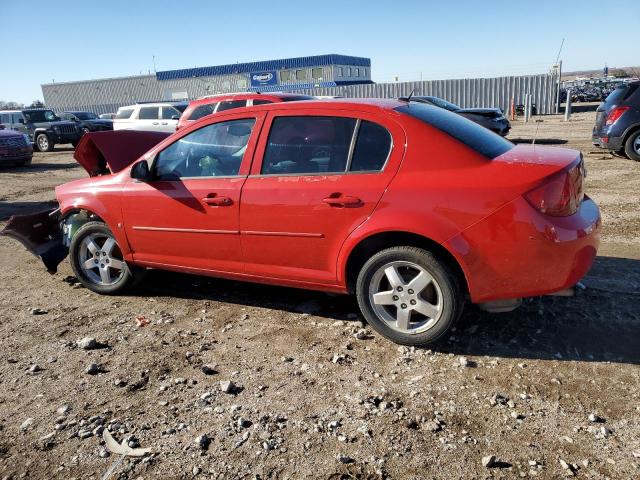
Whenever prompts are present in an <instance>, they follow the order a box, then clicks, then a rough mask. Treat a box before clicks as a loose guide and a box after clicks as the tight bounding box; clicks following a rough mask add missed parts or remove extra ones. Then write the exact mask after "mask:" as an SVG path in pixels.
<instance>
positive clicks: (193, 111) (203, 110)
mask: <svg viewBox="0 0 640 480" xmlns="http://www.w3.org/2000/svg"><path fill="white" fill-rule="evenodd" d="M314 98H315V97H311V96H309V95H299V94H296V93H282V92H280V93H260V92H248V93H229V94H221V95H211V96H207V97H204V98H200V99H198V100H193V101H192V102H190V103H189V106H188V107H187V109H186V110H185V111H184V113H183V114H182V116H181V117H180V120H179V121H178V127H177V130H179V129H181V128H183V127H186V126H187V125H189V124H191V123H193V122H195V121H197V120H200V119H201V118H202V117H206V116H207V115H211V114H213V113H217V112H224V111H226V110H231V109H233V108H240V107H247V106H248V107H250V106H253V105H264V104H267V103H278V102H294V101H299V100H313V99H314Z"/></svg>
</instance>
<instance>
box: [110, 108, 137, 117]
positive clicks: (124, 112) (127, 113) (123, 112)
mask: <svg viewBox="0 0 640 480" xmlns="http://www.w3.org/2000/svg"><path fill="white" fill-rule="evenodd" d="M132 113H133V108H121V109H119V110H118V113H116V116H115V117H113V118H118V119H125V118H130V117H131V114H132Z"/></svg>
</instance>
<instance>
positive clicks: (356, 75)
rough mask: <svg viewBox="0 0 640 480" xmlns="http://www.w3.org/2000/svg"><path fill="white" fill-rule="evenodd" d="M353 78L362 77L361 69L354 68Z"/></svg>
mask: <svg viewBox="0 0 640 480" xmlns="http://www.w3.org/2000/svg"><path fill="white" fill-rule="evenodd" d="M353 76H354V77H359V76H360V69H359V68H354V69H353Z"/></svg>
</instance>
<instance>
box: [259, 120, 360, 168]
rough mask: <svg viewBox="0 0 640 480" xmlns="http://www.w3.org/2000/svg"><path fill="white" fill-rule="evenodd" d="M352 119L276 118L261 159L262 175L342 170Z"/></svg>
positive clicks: (347, 148) (351, 130)
mask: <svg viewBox="0 0 640 480" xmlns="http://www.w3.org/2000/svg"><path fill="white" fill-rule="evenodd" d="M355 126H356V120H355V119H353V118H345V117H311V116H309V117H307V116H304V117H277V118H275V119H274V120H273V123H272V125H271V131H270V132H269V139H268V141H267V148H266V149H265V153H264V159H263V161H262V172H261V173H262V174H263V175H286V174H300V175H313V174H325V173H343V172H345V171H346V168H347V158H348V156H349V145H350V144H351V139H352V137H353V131H354V129H355Z"/></svg>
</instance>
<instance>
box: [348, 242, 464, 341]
mask: <svg viewBox="0 0 640 480" xmlns="http://www.w3.org/2000/svg"><path fill="white" fill-rule="evenodd" d="M389 267H393V270H394V271H395V273H396V274H397V276H395V275H393V274H392V275H391V277H395V278H394V282H392V281H391V279H390V276H389V275H388V274H387V271H389V270H388V269H389ZM390 273H391V272H390ZM418 275H422V276H421V277H420V278H419V279H418V280H417V281H415V282H414V280H416V278H417V277H418ZM411 285H414V289H411V288H410V287H411ZM375 294H380V295H376V297H377V298H378V301H379V304H376V302H375V300H374V295H375ZM356 296H357V298H358V305H359V306H360V310H361V311H362V314H363V315H364V317H365V319H366V320H367V322H368V323H369V325H371V327H372V328H373V329H374V330H376V331H377V332H378V333H380V334H381V335H382V336H384V337H386V338H388V339H389V340H391V341H393V342H395V343H398V344H401V345H411V346H425V345H428V344H430V343H433V342H435V341H436V340H438V339H440V338H442V337H443V336H444V335H445V334H446V333H447V332H449V331H450V330H451V328H452V327H453V326H454V325H455V323H456V322H457V320H458V318H459V317H460V314H461V313H462V310H463V308H464V301H465V298H464V295H463V292H462V290H461V288H460V283H459V280H458V278H457V277H456V275H454V274H453V272H452V271H451V270H450V269H449V267H448V266H447V265H446V264H444V263H443V262H441V261H439V260H438V259H437V258H436V257H435V256H434V255H433V254H432V253H431V252H429V251H427V250H423V249H421V248H416V247H393V248H388V249H386V250H382V251H380V252H378V253H376V254H375V255H374V256H372V257H371V258H370V259H369V260H368V261H367V262H366V263H365V264H364V266H363V267H362V269H361V270H360V273H359V275H358V280H357V283H356ZM412 305H415V306H412ZM418 309H419V310H421V312H427V313H428V314H430V315H427V314H423V313H421V312H420V311H418ZM400 313H404V315H399V314H400ZM405 318H407V319H408V320H406V323H403V322H404V321H405V320H404V319H405Z"/></svg>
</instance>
